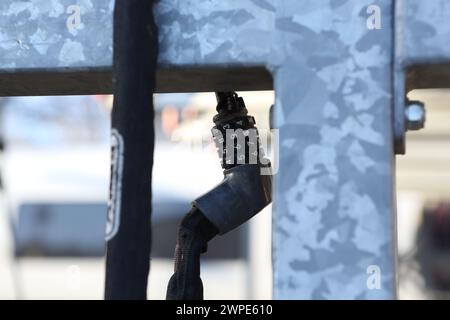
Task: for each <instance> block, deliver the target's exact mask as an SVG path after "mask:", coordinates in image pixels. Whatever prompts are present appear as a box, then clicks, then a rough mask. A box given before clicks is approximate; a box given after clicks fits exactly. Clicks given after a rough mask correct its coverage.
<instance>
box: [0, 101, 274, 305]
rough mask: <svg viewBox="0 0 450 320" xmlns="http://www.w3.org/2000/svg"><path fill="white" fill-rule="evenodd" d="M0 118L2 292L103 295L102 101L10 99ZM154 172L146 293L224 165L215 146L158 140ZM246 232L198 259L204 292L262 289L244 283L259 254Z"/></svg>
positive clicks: (161, 289) (159, 287) (154, 287)
mask: <svg viewBox="0 0 450 320" xmlns="http://www.w3.org/2000/svg"><path fill="white" fill-rule="evenodd" d="M165 99H167V97H165ZM2 123H3V124H2V134H3V136H4V137H5V139H6V149H5V152H4V154H3V161H2V169H1V170H2V174H3V180H4V185H5V189H4V195H5V196H4V197H3V199H5V200H4V201H3V207H4V208H7V209H6V210H0V229H2V230H0V231H5V232H0V237H1V238H0V257H1V258H2V259H1V260H0V283H2V284H7V285H2V286H0V298H23V299H79V298H81V299H101V298H102V297H103V281H104V253H105V246H104V234H105V218H106V203H107V197H108V185H109V168H110V159H109V110H108V109H107V108H103V107H102V106H101V105H100V104H99V103H98V102H97V101H95V100H94V99H93V98H92V97H81V96H80V97H33V98H27V97H21V98H8V101H7V103H6V104H4V106H3V119H2ZM153 172H154V173H153V199H152V200H153V217H152V222H153V235H152V238H153V245H152V264H151V273H150V280H149V298H151V299H164V298H165V290H166V285H167V282H168V279H169V277H170V276H171V274H172V271H173V252H174V248H175V240H176V232H177V226H178V222H179V220H180V219H181V218H182V216H184V214H185V213H187V212H188V210H189V207H190V202H191V201H192V200H193V199H195V198H196V197H198V196H199V195H201V194H202V193H204V192H206V191H208V190H209V189H211V188H212V187H213V186H214V185H215V184H217V183H218V182H220V180H221V179H222V172H221V169H220V165H219V163H218V160H217V157H216V154H215V151H214V150H213V149H211V150H208V149H205V150H200V149H196V150H193V149H192V148H191V147H190V146H189V145H186V144H182V143H179V144H170V143H167V141H166V142H165V141H160V140H158V141H157V146H156V149H155V161H154V170H153ZM0 201H1V200H0ZM268 214H269V213H268V212H266V213H265V216H263V217H262V218H261V219H266V220H267V218H268ZM264 217H265V218H264ZM261 219H260V222H259V225H260V226H261ZM255 223H258V222H257V221H256V222H255ZM263 228H264V227H263ZM8 231H9V232H8ZM267 231H268V230H267ZM254 236H255V234H254V233H250V236H249V232H248V227H243V228H240V229H239V230H236V231H234V232H232V233H230V234H228V235H226V236H224V237H219V238H218V239H217V240H214V241H213V242H212V243H211V245H210V246H209V253H208V254H207V255H205V258H206V262H205V263H204V264H203V268H202V275H203V276H202V278H203V279H204V281H205V282H207V283H208V285H206V286H205V297H207V298H210V299H213V298H217V299H220V298H236V299H240V298H249V297H261V296H254V295H252V293H251V291H252V290H251V289H249V286H251V285H252V283H253V284H255V283H257V282H256V281H252V278H251V277H248V275H249V270H250V269H249V263H248V261H249V258H251V259H250V261H255V260H254V259H253V260H252V257H253V258H254V257H257V256H258V251H257V252H250V253H249V252H248V249H247V247H248V243H249V238H254ZM266 240H267V239H266ZM254 242H255V243H259V245H260V246H261V245H262V244H264V243H267V241H264V240H263V241H261V239H259V238H258V239H256V241H254ZM269 243H270V239H269ZM267 249H268V250H269V248H267ZM250 265H252V263H250ZM253 265H256V263H253ZM255 270H256V271H255ZM255 270H254V272H253V274H255V275H259V274H258V270H259V271H260V270H261V269H258V268H256V269H255ZM265 277H269V280H270V274H267V275H265ZM215 288H216V289H215ZM217 288H220V290H217ZM259 291H260V292H261V290H259ZM262 297H263V298H264V297H267V298H268V296H262Z"/></svg>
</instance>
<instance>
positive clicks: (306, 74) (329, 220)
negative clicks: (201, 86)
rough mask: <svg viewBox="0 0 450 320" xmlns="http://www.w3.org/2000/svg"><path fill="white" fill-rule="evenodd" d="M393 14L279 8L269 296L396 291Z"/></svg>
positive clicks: (358, 6) (353, 6) (330, 6)
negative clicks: (276, 166)
mask: <svg viewBox="0 0 450 320" xmlns="http://www.w3.org/2000/svg"><path fill="white" fill-rule="evenodd" d="M392 15H393V6H392V1H389V0H380V1H367V0H364V1H339V2H333V1H331V2H330V1H325V0H320V1H317V0H310V1H308V0H306V1H302V2H301V5H300V4H299V3H298V1H294V0H292V1H280V2H278V5H277V16H276V24H275V27H276V31H275V36H274V40H275V45H274V46H273V49H274V51H273V55H272V58H271V61H272V62H273V72H274V76H275V91H276V96H277V99H276V108H277V109H278V110H277V112H278V113H277V118H278V126H279V129H280V151H279V157H280V160H279V162H280V170H279V173H278V175H277V178H276V188H275V201H274V210H275V211H274V216H273V226H274V227H273V237H274V239H273V244H274V255H273V265H274V297H275V298H278V299H393V298H395V296H396V289H395V257H396V249H395V248H396V231H395V198H394V183H393V178H394V175H395V172H394V149H393V131H392V119H393V113H392V99H391V98H392V81H391V76H392V69H391V65H392V44H393V41H392V40H393V28H392ZM371 19H380V21H379V23H380V25H379V28H378V24H376V23H377V21H372V20H371ZM371 23H374V25H372V24H371ZM372 26H374V28H372Z"/></svg>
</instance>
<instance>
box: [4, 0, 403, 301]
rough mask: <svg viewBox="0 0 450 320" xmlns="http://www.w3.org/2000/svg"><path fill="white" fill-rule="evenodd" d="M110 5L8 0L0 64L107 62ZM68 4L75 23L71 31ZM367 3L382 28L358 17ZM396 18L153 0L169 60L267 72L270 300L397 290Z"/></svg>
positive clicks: (333, 0) (384, 3) (353, 3)
mask: <svg viewBox="0 0 450 320" xmlns="http://www.w3.org/2000/svg"><path fill="white" fill-rule="evenodd" d="M112 2H113V1H107V0H103V1H99V0H96V1H94V0H90V1H89V0H84V1H81V0H79V1H76V0H72V1H63V0H60V1H58V0H52V1H50V0H46V1H43V0H42V1H39V0H34V1H33V0H30V1H12V0H3V1H2V2H1V4H0V69H3V70H5V69H8V70H9V71H14V70H15V69H14V68H21V69H22V68H24V69H26V68H46V67H48V68H57V67H60V68H61V67H62V68H66V67H68V68H74V67H95V66H104V65H109V64H110V62H111V39H110V33H111V21H110V20H111V16H110V14H111V10H112ZM73 3H78V4H79V5H80V6H81V7H82V8H83V13H82V14H81V23H82V27H80V29H75V30H72V31H71V32H70V31H69V29H67V26H66V19H67V17H68V16H69V14H67V13H66V7H67V6H68V5H70V4H73ZM372 4H375V5H378V6H379V7H380V8H381V14H382V28H381V29H380V30H369V29H368V28H367V26H366V21H367V19H368V17H369V15H368V14H367V8H368V6H369V5H372ZM391 15H392V1H390V0H229V1H223V0H185V1H182V0H163V1H161V2H160V3H159V4H158V7H157V16H158V24H159V26H160V30H161V56H160V61H161V62H162V63H164V65H166V66H174V67H182V66H189V65H197V66H206V65H208V66H223V65H235V64H243V65H258V64H260V65H266V66H268V68H270V70H271V71H272V73H273V75H274V82H275V89H276V94H277V101H276V113H277V123H278V127H279V129H280V157H279V173H278V174H277V175H276V177H275V182H276V189H275V190H274V197H275V201H274V225H273V242H274V256H273V262H274V298H281V299H322V298H323V299H371V298H374V299H378V298H381V299H382V298H394V297H395V281H394V280H395V279H394V278H395V276H394V273H395V272H394V270H395V269H394V257H395V226H394V220H395V210H394V207H395V205H394V198H393V184H392V178H393V175H394V172H393V168H394V164H393V146H392V143H393V136H392V127H391V123H392V114H391V112H392V108H391V98H392V97H391V91H390V90H391V67H390V63H391V56H392V50H393V48H392V47H391V44H392V41H391V40H392V28H391ZM99 21H100V23H99ZM99 26H101V27H99ZM378 271H379V272H378ZM373 273H375V274H373ZM373 276H375V277H377V276H379V279H380V287H379V288H378V287H377V286H376V281H375V284H374V283H373V282H370V280H371V279H373ZM375 280H376V279H375ZM368 281H369V286H368ZM374 285H375V287H374Z"/></svg>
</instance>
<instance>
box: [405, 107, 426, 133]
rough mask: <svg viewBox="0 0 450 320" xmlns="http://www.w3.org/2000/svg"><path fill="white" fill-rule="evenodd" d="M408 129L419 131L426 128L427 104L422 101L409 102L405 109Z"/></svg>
mask: <svg viewBox="0 0 450 320" xmlns="http://www.w3.org/2000/svg"><path fill="white" fill-rule="evenodd" d="M405 119H406V129H407V130H409V131H417V130H420V129H423V128H424V127H425V121H426V110H425V104H424V103H423V102H420V101H408V102H407V103H406V108H405Z"/></svg>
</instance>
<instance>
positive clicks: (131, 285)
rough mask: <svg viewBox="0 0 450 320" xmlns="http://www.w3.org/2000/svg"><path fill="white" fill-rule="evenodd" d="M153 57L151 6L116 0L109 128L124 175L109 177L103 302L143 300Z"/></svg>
mask: <svg viewBox="0 0 450 320" xmlns="http://www.w3.org/2000/svg"><path fill="white" fill-rule="evenodd" d="M157 52H158V39H157V28H156V25H155V22H154V17H153V1H151V0H116V2H115V10H114V66H113V70H114V81H113V93H114V105H113V111H112V128H113V130H114V131H116V132H118V134H119V135H120V136H121V138H122V139H123V140H122V141H123V143H121V151H123V162H122V168H123V170H122V171H121V175H118V174H117V172H113V170H112V176H111V178H113V175H114V174H115V175H116V178H118V179H119V178H120V179H119V181H118V185H117V183H116V185H115V186H111V188H113V187H114V192H111V199H110V203H112V204H115V205H117V207H119V208H120V209H119V211H118V212H119V213H120V215H119V217H120V219H119V221H120V224H119V228H118V231H117V233H116V234H115V236H113V237H112V238H111V239H110V240H109V241H108V243H107V257H106V282H105V299H146V296H147V294H146V292H147V277H148V272H149V266H150V245H151V225H150V215H151V181H152V167H153V149H154V123H153V120H154V109H153V93H154V91H155V73H156V63H157ZM113 151H114V150H113ZM116 152H117V151H116ZM113 154H114V153H113ZM112 180H113V179H111V181H112ZM116 182H117V181H116ZM119 187H120V188H121V192H118V190H120V188H119ZM112 190H113V189H112ZM117 200H120V201H117ZM110 206H111V205H110Z"/></svg>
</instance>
